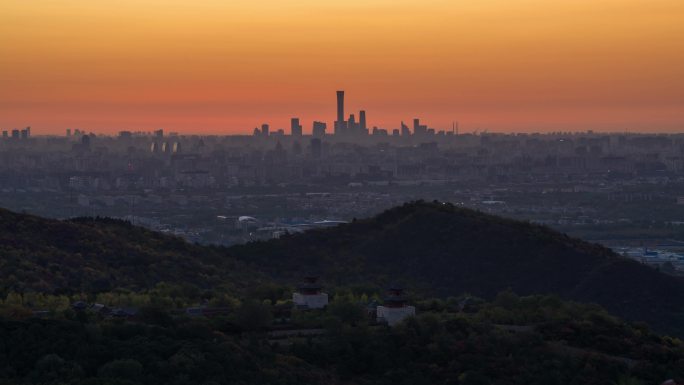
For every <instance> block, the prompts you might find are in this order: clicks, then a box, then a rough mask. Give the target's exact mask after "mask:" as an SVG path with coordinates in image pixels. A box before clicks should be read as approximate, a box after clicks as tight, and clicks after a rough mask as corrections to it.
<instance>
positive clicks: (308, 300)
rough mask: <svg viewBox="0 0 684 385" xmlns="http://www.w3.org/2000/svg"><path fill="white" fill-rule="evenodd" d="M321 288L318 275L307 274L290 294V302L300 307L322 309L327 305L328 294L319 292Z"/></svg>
mask: <svg viewBox="0 0 684 385" xmlns="http://www.w3.org/2000/svg"><path fill="white" fill-rule="evenodd" d="M322 289H323V286H321V284H320V283H318V277H317V276H315V275H313V274H309V275H307V276H306V277H304V282H302V283H301V284H300V285H299V286H298V287H297V292H295V293H293V294H292V302H294V304H295V305H296V306H297V307H299V308H302V309H323V308H324V307H326V306H328V294H326V293H323V292H321V290H322Z"/></svg>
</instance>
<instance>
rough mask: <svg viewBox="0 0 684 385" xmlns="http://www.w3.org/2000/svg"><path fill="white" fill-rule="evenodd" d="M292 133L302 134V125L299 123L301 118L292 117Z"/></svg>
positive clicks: (295, 134)
mask: <svg viewBox="0 0 684 385" xmlns="http://www.w3.org/2000/svg"><path fill="white" fill-rule="evenodd" d="M290 135H292V136H302V125H301V124H299V118H292V119H290Z"/></svg>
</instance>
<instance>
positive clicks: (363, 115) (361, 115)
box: [359, 110, 368, 133]
mask: <svg viewBox="0 0 684 385" xmlns="http://www.w3.org/2000/svg"><path fill="white" fill-rule="evenodd" d="M359 128H360V129H361V131H363V132H364V133H365V131H366V130H367V129H368V127H366V111H363V110H361V111H359Z"/></svg>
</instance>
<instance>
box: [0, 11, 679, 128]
mask: <svg viewBox="0 0 684 385" xmlns="http://www.w3.org/2000/svg"><path fill="white" fill-rule="evenodd" d="M338 89H344V90H345V91H346V93H347V103H346V105H347V111H348V113H349V112H355V111H356V110H359V109H362V108H363V109H365V110H366V111H367V115H368V122H369V125H371V126H372V125H377V126H380V127H383V128H388V129H392V128H398V127H399V122H400V121H401V120H404V121H409V120H410V119H412V118H414V117H420V118H422V119H423V120H424V121H425V123H427V124H428V125H430V126H431V127H435V128H438V129H446V128H450V127H451V122H452V121H453V120H457V121H459V122H460V125H461V128H462V131H463V130H467V131H473V130H476V129H478V130H489V131H526V132H529V131H557V130H572V131H579V130H587V129H593V130H598V131H632V132H635V131H668V132H677V131H679V132H682V131H684V1H682V0H619V1H618V0H539V1H537V0H535V1H533V0H476V1H475V0H473V1H462V0H449V1H446V0H421V1H417V0H411V1H409V0H347V1H336V0H328V1H326V0H317V1H312V0H298V1H287V0H220V1H219V0H195V1H180V0H164V1H162V0H116V1H113V0H89V1H76V0H3V1H2V2H0V129H3V130H4V129H13V128H20V127H24V126H29V125H30V126H32V128H33V132H35V133H38V134H47V133H59V134H61V133H63V132H64V129H65V128H81V129H85V130H87V131H93V132H97V133H115V132H117V131H120V130H143V131H148V130H152V129H157V128H164V129H165V130H167V131H179V132H181V133H218V134H228V133H251V131H252V129H253V128H254V127H255V126H257V125H259V124H261V123H270V124H271V126H272V127H273V128H285V129H286V130H287V129H288V128H289V118H290V117H299V118H301V119H302V122H303V124H304V130H305V132H310V130H311V121H313V120H322V121H326V122H327V123H328V127H329V129H330V128H331V127H332V122H333V120H334V119H335V90H338Z"/></svg>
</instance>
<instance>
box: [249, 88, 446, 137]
mask: <svg viewBox="0 0 684 385" xmlns="http://www.w3.org/2000/svg"><path fill="white" fill-rule="evenodd" d="M336 95H337V117H336V119H335V122H334V124H333V132H332V133H328V132H327V131H326V130H327V124H326V123H325V122H321V121H314V122H313V126H312V129H311V135H312V136H313V137H314V138H324V137H326V136H328V135H332V136H334V137H336V138H342V139H351V140H353V139H355V138H363V137H366V136H368V135H372V136H390V135H391V136H395V137H397V136H406V137H408V136H414V135H415V136H416V137H418V138H421V139H423V138H429V137H430V136H442V135H443V136H447V135H454V131H453V130H452V131H443V130H440V131H438V130H435V129H433V128H429V127H428V126H427V125H424V124H421V123H420V119H417V118H416V119H414V120H413V132H411V129H410V128H409V127H408V126H407V125H405V124H404V122H401V128H395V129H392V130H391V131H389V130H387V129H384V128H379V127H376V126H373V127H372V128H369V127H368V123H367V120H366V111H365V110H360V111H359V113H358V115H356V114H353V113H352V114H349V116H346V115H345V105H344V96H345V94H344V91H342V90H340V91H337V92H336ZM284 131H285V130H283V129H279V130H276V131H271V130H270V128H269V125H268V124H262V125H261V128H259V127H256V128H254V136H259V137H267V136H279V135H285V132H284ZM290 135H291V136H293V137H300V136H302V135H303V126H302V124H301V121H300V118H291V119H290Z"/></svg>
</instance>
